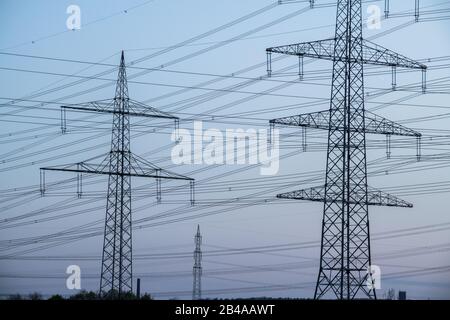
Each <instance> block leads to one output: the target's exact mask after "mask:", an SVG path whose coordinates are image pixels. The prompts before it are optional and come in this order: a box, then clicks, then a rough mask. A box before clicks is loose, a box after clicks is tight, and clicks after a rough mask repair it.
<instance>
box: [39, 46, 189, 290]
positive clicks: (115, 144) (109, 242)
mask: <svg viewBox="0 0 450 320" xmlns="http://www.w3.org/2000/svg"><path fill="white" fill-rule="evenodd" d="M66 110H76V111H84V112H101V113H111V114H112V115H113V125H112V135H111V151H110V152H109V153H108V154H106V155H102V156H98V157H95V158H92V159H89V160H87V161H83V162H79V163H76V164H68V165H62V166H56V167H46V168H41V192H42V193H44V191H45V171H48V170H53V171H69V172H76V173H77V175H78V184H77V185H78V196H79V197H81V195H82V186H81V181H82V174H83V173H85V174H86V173H87V174H104V175H108V191H107V201H106V218H105V231H104V241H103V255H102V267H101V280H100V293H103V294H111V295H116V294H117V295H118V296H119V297H120V296H121V295H122V294H123V293H127V292H131V291H132V284H133V280H132V276H133V268H132V266H133V264H132V217H131V212H132V210H131V177H146V178H156V197H157V200H158V202H159V201H160V199H161V179H179V180H188V181H189V182H190V186H191V197H193V189H192V188H193V181H194V180H193V179H192V178H189V177H186V176H183V175H179V174H176V173H173V172H170V171H167V170H164V169H162V168H159V167H157V166H155V165H153V164H152V163H150V162H148V161H146V160H145V159H143V158H141V157H139V156H137V155H135V154H133V153H132V152H131V150H130V116H137V117H150V118H161V119H171V120H174V121H175V123H176V127H177V126H178V118H177V117H175V116H173V115H171V114H168V113H165V112H161V111H159V110H157V109H155V108H152V107H149V106H146V105H144V104H142V103H140V102H137V101H134V100H131V99H130V98H129V95H128V85H127V76H126V69H125V59H124V53H123V52H122V55H121V59H120V66H119V73H118V79H117V84H116V93H115V97H114V99H109V100H100V101H93V102H88V103H81V104H77V105H70V106H62V107H61V115H62V117H61V128H62V131H63V133H65V132H66ZM191 201H193V198H191Z"/></svg>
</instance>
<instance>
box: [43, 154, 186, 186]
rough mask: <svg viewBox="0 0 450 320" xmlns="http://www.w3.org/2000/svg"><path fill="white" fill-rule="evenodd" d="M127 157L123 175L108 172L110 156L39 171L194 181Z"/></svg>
mask: <svg viewBox="0 0 450 320" xmlns="http://www.w3.org/2000/svg"><path fill="white" fill-rule="evenodd" d="M128 156H129V158H130V170H129V172H124V173H121V172H113V171H111V170H110V166H109V159H110V154H107V155H106V156H104V159H103V161H98V160H99V159H101V158H102V157H103V156H99V157H95V158H92V159H89V160H87V161H83V162H79V163H74V164H66V165H59V166H53V167H44V168H41V171H66V172H75V173H86V174H105V175H123V176H131V177H141V178H157V179H173V180H189V181H194V179H193V178H190V177H187V176H184V175H181V174H177V173H174V172H171V171H169V170H165V169H162V168H160V167H157V166H155V165H154V164H152V163H151V162H149V161H146V160H145V159H143V158H141V157H138V156H137V155H135V154H133V153H131V152H129V153H128Z"/></svg>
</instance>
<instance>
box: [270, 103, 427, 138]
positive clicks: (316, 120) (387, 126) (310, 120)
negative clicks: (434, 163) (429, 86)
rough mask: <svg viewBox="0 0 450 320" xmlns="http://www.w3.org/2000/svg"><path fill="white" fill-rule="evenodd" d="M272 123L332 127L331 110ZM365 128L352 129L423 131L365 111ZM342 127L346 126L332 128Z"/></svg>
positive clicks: (413, 133) (393, 132) (409, 133)
mask: <svg viewBox="0 0 450 320" xmlns="http://www.w3.org/2000/svg"><path fill="white" fill-rule="evenodd" d="M270 124H271V125H285V126H294V127H308V128H315V129H325V130H328V129H330V111H329V110H323V111H318V112H311V113H305V114H301V115H296V116H289V117H284V118H278V119H272V120H270ZM364 128H365V129H364V130H362V129H361V130H358V128H352V130H358V131H359V132H363V131H364V132H365V133H372V134H385V135H397V136H413V137H420V136H421V133H420V132H417V131H414V130H412V129H409V128H407V127H405V126H402V125H400V124H398V123H396V122H394V121H391V120H388V119H386V118H383V117H381V116H378V115H376V114H374V113H371V112H368V111H365V127H364ZM332 129H342V130H344V128H343V127H342V128H332Z"/></svg>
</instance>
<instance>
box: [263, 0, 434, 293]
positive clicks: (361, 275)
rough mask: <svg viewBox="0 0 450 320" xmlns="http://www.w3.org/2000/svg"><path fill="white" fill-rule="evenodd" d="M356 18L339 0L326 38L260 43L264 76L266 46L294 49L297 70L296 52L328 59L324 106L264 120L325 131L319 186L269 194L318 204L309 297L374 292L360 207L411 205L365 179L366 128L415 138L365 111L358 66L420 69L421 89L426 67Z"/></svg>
mask: <svg viewBox="0 0 450 320" xmlns="http://www.w3.org/2000/svg"><path fill="white" fill-rule="evenodd" d="M362 25H363V21H362V8H361V0H339V1H338V2H337V16H336V30H335V37H334V38H332V39H326V40H320V41H312V42H304V43H297V44H291V45H284V46H279V47H273V48H268V49H266V51H267V56H268V67H267V70H268V73H269V75H270V74H271V72H272V61H271V56H272V54H273V53H278V54H287V55H294V56H298V57H299V61H300V66H299V74H300V77H302V76H303V58H304V57H308V58H317V59H324V60H330V61H333V77H332V87H331V100H330V109H329V110H324V111H319V112H313V113H308V114H301V115H296V116H291V117H284V118H280V119H273V120H271V121H270V124H271V125H272V126H273V125H286V126H298V127H303V128H307V127H308V128H316V129H325V130H328V149H327V150H328V151H327V166H326V181H325V185H324V186H319V187H314V188H309V189H304V190H297V191H293V192H288V193H283V194H278V195H277V197H278V198H284V199H298V200H312V201H320V202H323V203H324V206H323V220H322V240H321V253H320V268H319V274H318V279H317V284H316V289H315V294H314V297H315V298H316V299H320V298H337V299H355V298H369V299H376V292H375V290H374V286H373V278H372V274H371V271H370V266H371V254H370V236H369V214H368V206H369V205H377V206H395V207H412V204H410V203H408V202H406V201H403V200H401V199H398V198H397V197H395V196H392V195H389V194H387V193H384V192H382V191H379V190H376V189H373V188H370V187H368V186H367V166H366V133H369V134H383V135H386V136H387V138H390V136H411V137H416V139H418V145H419V146H420V144H419V143H420V137H421V134H420V133H419V132H416V131H414V130H411V129H409V128H406V127H404V126H402V125H400V124H397V123H395V122H393V121H390V120H387V119H385V118H383V117H380V116H377V115H375V114H372V113H370V112H367V111H366V110H365V108H364V77H363V66H364V65H365V64H371V65H378V66H389V67H391V68H392V69H393V72H394V71H395V70H396V68H398V67H401V68H410V69H418V70H421V71H422V89H423V91H425V89H426V85H425V80H426V79H425V75H426V69H427V67H426V66H425V65H423V64H421V63H419V62H416V61H414V60H411V59H409V58H407V57H405V56H403V55H400V54H398V53H395V52H393V51H391V50H388V49H386V48H383V47H381V46H379V45H376V44H374V43H372V42H369V41H366V40H364V39H363V34H362ZM419 149H420V148H419ZM418 156H419V153H418Z"/></svg>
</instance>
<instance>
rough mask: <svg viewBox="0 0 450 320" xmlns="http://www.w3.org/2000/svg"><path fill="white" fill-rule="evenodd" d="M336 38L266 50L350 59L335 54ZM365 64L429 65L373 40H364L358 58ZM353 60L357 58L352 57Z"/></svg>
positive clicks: (313, 56)
mask: <svg viewBox="0 0 450 320" xmlns="http://www.w3.org/2000/svg"><path fill="white" fill-rule="evenodd" d="M335 42H336V41H335V39H333V38H332V39H325V40H318V41H310V42H301V43H296V44H289V45H283V46H278V47H271V48H267V49H266V52H267V53H268V54H270V53H279V54H287V55H294V56H303V57H307V58H315V59H323V60H331V61H344V60H348V58H346V57H345V56H342V55H335V53H334V51H335V48H334V47H335ZM358 59H359V61H357V62H362V63H364V64H371V65H380V66H391V67H399V68H410V69H421V70H426V69H427V66H426V65H424V64H422V63H419V62H417V61H415V60H412V59H410V58H407V57H405V56H403V55H401V54H399V53H396V52H394V51H392V50H389V49H386V48H384V47H382V46H380V45H377V44H375V43H373V42H370V41H367V40H363V41H362V56H361V58H358ZM350 60H351V61H354V60H356V59H355V58H350Z"/></svg>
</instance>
